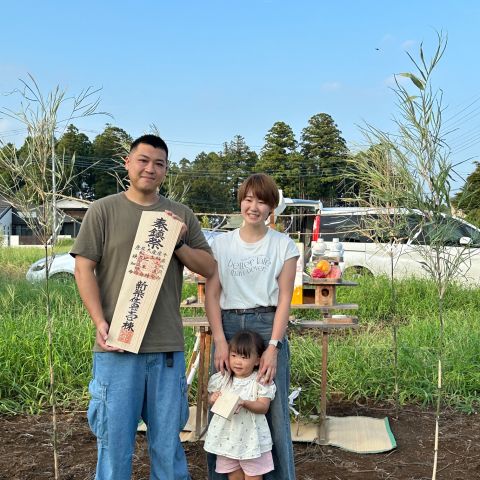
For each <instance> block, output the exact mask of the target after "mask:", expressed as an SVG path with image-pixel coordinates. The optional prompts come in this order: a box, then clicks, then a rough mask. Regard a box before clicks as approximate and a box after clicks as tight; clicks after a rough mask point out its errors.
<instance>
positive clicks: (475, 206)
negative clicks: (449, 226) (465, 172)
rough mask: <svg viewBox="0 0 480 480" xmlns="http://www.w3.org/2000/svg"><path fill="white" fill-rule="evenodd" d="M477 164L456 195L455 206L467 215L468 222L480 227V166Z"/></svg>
mask: <svg viewBox="0 0 480 480" xmlns="http://www.w3.org/2000/svg"><path fill="white" fill-rule="evenodd" d="M476 164H477V166H476V168H475V170H474V171H473V172H472V173H471V174H470V175H469V176H468V177H467V180H466V181H465V184H464V185H463V187H462V189H461V190H460V191H459V192H458V193H457V194H456V195H455V198H454V204H455V207H456V208H457V209H460V210H462V212H464V213H465V215H466V217H467V220H468V221H470V222H472V223H475V224H476V225H480V164H479V163H478V162H477V163H476Z"/></svg>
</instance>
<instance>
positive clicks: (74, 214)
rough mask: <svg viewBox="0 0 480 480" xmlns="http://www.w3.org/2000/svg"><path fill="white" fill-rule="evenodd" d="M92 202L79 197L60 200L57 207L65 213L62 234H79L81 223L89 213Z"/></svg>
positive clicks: (73, 236) (73, 235) (72, 235)
mask: <svg viewBox="0 0 480 480" xmlns="http://www.w3.org/2000/svg"><path fill="white" fill-rule="evenodd" d="M90 203H91V202H89V201H88V200H80V199H79V198H64V199H62V200H58V202H57V208H59V209H60V210H62V211H63V213H64V214H65V219H64V221H63V225H62V229H61V230H60V235H70V236H71V237H72V238H75V237H76V236H77V234H78V230H79V229H80V224H81V223H82V220H83V217H84V216H85V214H86V213H87V209H88V207H89V205H90Z"/></svg>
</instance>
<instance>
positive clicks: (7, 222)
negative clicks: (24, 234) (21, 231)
mask: <svg viewBox="0 0 480 480" xmlns="http://www.w3.org/2000/svg"><path fill="white" fill-rule="evenodd" d="M12 210H13V208H12V206H11V205H10V204H9V203H8V202H7V201H6V200H3V199H2V198H0V233H1V234H3V235H10V234H11V228H12Z"/></svg>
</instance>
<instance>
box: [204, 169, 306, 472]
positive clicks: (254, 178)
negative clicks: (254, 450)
mask: <svg viewBox="0 0 480 480" xmlns="http://www.w3.org/2000/svg"><path fill="white" fill-rule="evenodd" d="M238 201H239V203H240V211H241V214H242V217H243V225H242V227H240V228H239V229H237V230H234V231H232V232H229V233H226V234H224V235H220V236H218V237H217V238H216V239H215V240H214V241H213V243H212V250H213V253H214V256H215V259H216V260H217V271H216V273H215V274H214V275H213V277H211V278H210V279H208V281H207V284H206V292H205V309H206V313H207V316H208V320H209V322H210V327H211V329H212V334H213V339H214V343H215V357H214V362H215V369H216V370H217V371H219V372H221V373H222V374H223V373H225V371H226V370H228V371H230V365H229V358H228V341H229V340H230V339H231V338H232V337H233V336H234V335H235V333H236V332H237V331H238V330H243V329H249V330H253V331H256V332H257V333H259V334H260V336H261V337H262V338H263V340H264V342H265V345H266V346H267V348H266V350H265V352H264V353H263V354H262V357H261V359H260V365H259V371H258V376H259V379H260V381H261V382H263V383H265V384H269V383H271V382H272V381H273V380H275V384H276V387H277V393H276V396H275V399H274V400H273V401H272V403H271V406H270V410H269V412H268V414H267V420H268V423H269V426H270V430H271V432H272V439H273V449H272V456H273V462H274V467H275V469H274V471H272V472H270V473H268V474H266V475H265V480H273V479H275V480H292V479H294V478H295V466H294V458H293V447H292V441H291V434H290V415H289V408H288V394H289V387H290V368H289V362H290V352H289V347H288V342H287V340H286V338H285V332H286V329H287V324H288V317H289V313H290V302H291V298H292V292H293V283H294V280H295V270H296V263H297V258H298V256H299V253H298V249H297V248H296V246H295V244H294V242H293V241H292V240H291V239H290V238H289V237H288V236H286V235H284V234H282V233H279V232H277V231H275V230H273V229H270V228H268V227H267V225H266V223H265V222H266V220H267V218H268V217H269V215H270V214H271V213H272V212H273V210H274V209H275V207H276V206H277V205H278V201H279V193H278V188H277V186H276V184H275V182H274V181H273V179H272V178H271V177H269V176H268V175H265V174H261V173H259V174H254V175H251V176H250V177H248V178H247V179H246V180H245V181H244V182H243V183H242V185H241V186H240V189H239V191H238ZM208 466H209V478H210V479H212V480H220V479H225V478H226V477H225V476H224V475H220V474H218V473H215V456H214V455H209V458H208Z"/></svg>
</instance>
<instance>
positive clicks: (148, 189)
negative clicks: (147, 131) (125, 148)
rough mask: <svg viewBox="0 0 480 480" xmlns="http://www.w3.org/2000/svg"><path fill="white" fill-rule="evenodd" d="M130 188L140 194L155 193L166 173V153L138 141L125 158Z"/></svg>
mask: <svg viewBox="0 0 480 480" xmlns="http://www.w3.org/2000/svg"><path fill="white" fill-rule="evenodd" d="M125 169H126V170H127V172H128V178H129V179H130V188H131V189H133V190H136V191H138V192H140V193H142V194H145V195H149V194H152V193H155V192H156V191H157V189H158V187H160V185H161V184H162V183H163V181H164V180H165V177H166V175H167V153H166V152H165V150H162V149H160V148H155V147H152V146H151V145H148V144H146V143H140V144H139V145H138V146H137V147H136V148H135V149H134V150H133V151H131V152H130V155H128V157H127V158H126V159H125Z"/></svg>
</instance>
